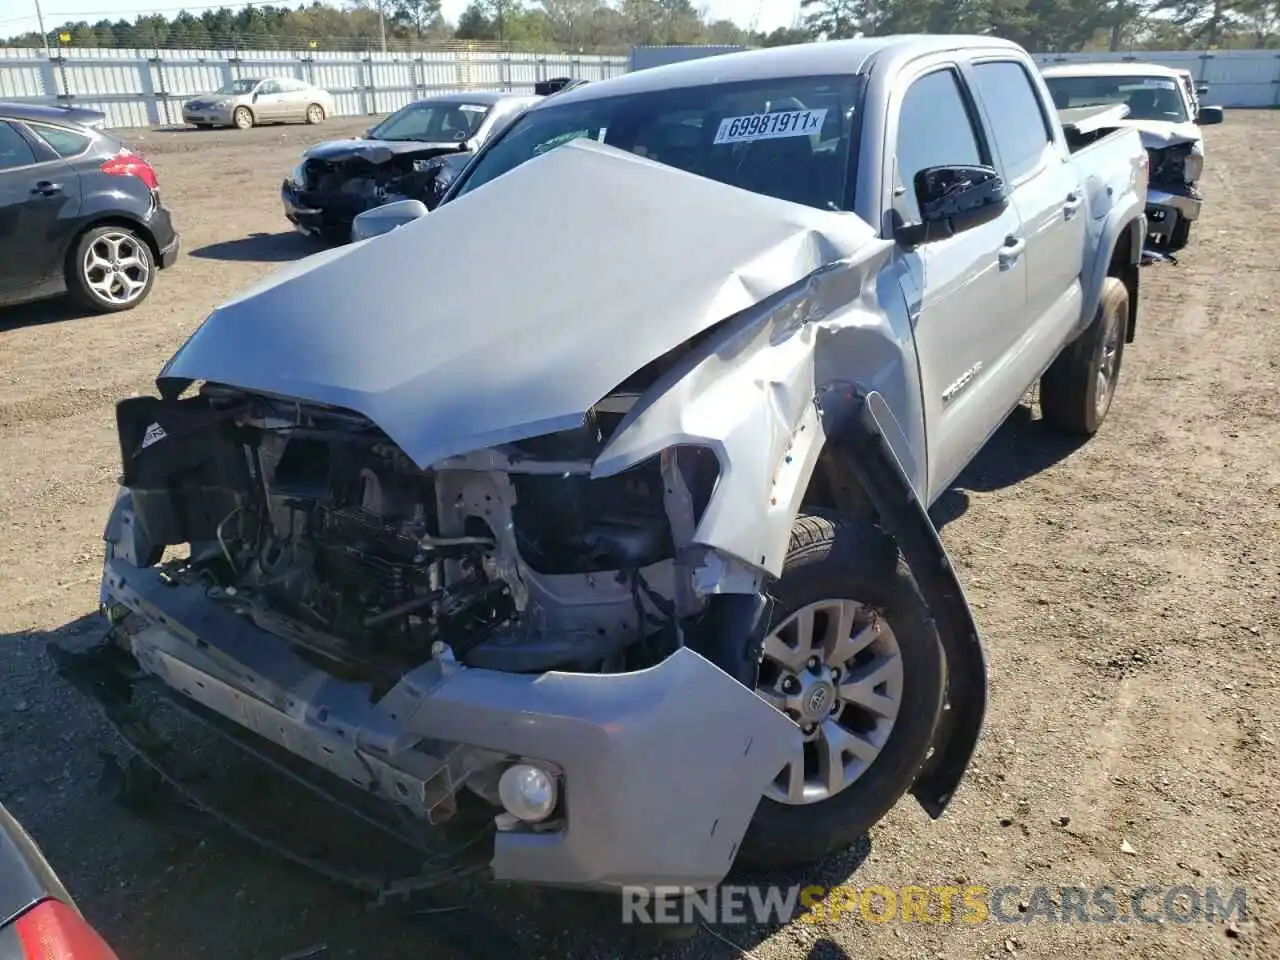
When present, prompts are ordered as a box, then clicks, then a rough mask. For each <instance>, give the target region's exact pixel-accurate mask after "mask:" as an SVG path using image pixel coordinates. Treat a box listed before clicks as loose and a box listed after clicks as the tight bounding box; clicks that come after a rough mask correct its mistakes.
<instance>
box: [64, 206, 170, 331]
mask: <svg viewBox="0 0 1280 960" xmlns="http://www.w3.org/2000/svg"><path fill="white" fill-rule="evenodd" d="M155 272H156V271H155V261H154V259H153V258H152V256H151V248H150V247H149V246H148V245H147V242H146V241H145V240H143V239H142V238H141V237H139V236H138V235H137V234H136V233H135V232H134V231H132V230H130V229H129V228H128V227H122V226H117V225H115V224H109V225H107V226H102V227H94V228H93V229H92V230H88V231H86V232H85V233H84V235H83V236H82V237H81V238H80V239H79V241H78V242H77V243H76V245H75V247H74V248H73V249H72V251H71V254H70V255H69V256H68V258H67V265H66V281H67V290H68V292H69V293H70V294H71V295H72V297H74V298H75V299H76V300H77V301H78V302H79V303H80V304H82V305H83V306H86V307H88V308H89V309H90V310H94V311H97V312H99V313H118V312H119V311H121V310H129V309H132V308H133V307H136V306H137V305H138V304H140V303H141V302H142V301H143V300H145V299H146V296H147V294H148V293H150V292H151V284H152V283H153V282H154V281H155Z"/></svg>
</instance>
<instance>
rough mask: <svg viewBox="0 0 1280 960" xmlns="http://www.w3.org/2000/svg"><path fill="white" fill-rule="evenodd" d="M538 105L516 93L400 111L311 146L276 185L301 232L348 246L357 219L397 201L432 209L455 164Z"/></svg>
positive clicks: (456, 97) (454, 96)
mask: <svg viewBox="0 0 1280 960" xmlns="http://www.w3.org/2000/svg"><path fill="white" fill-rule="evenodd" d="M541 99H542V97H541V96H538V95H528V94H517V93H493V92H486V91H476V92H471V93H446V94H440V95H438V96H434V97H429V98H427V99H425V100H418V101H415V102H413V103H411V104H409V105H408V106H406V107H403V108H401V109H400V110H397V111H396V112H395V113H393V114H391V116H389V117H387V118H386V119H385V120H383V121H382V122H381V123H379V124H378V125H377V126H375V127H372V128H370V129H369V131H368V132H367V133H366V134H365V136H364V137H361V138H358V139H352V140H331V141H327V142H325V143H319V144H316V145H315V146H314V147H312V148H311V149H309V150H308V151H307V152H306V153H305V154H303V156H302V162H301V163H299V164H298V166H297V167H296V168H295V169H294V171H293V173H292V175H291V176H290V177H289V178H288V179H287V180H285V181H284V183H283V184H281V186H280V199H281V202H282V203H283V204H284V213H285V216H286V217H287V218H288V219H289V222H290V223H292V224H293V225H294V226H295V227H296V228H297V229H298V230H299V231H300V232H302V233H304V234H308V235H311V236H317V237H320V238H322V239H324V240H326V241H328V242H331V243H345V242H346V241H347V240H348V239H349V238H350V235H351V221H352V219H353V218H354V217H355V216H356V215H357V214H359V213H362V212H364V211H365V210H370V209H372V208H373V207H377V206H381V205H382V204H384V203H391V202H393V201H395V200H406V199H412V200H421V201H422V202H423V203H425V204H426V205H427V208H428V209H431V208H432V207H434V206H435V204H436V203H437V202H439V198H440V197H441V196H442V195H443V189H442V188H443V187H445V186H447V185H448V182H449V181H450V180H451V179H452V177H453V176H454V175H456V173H457V170H458V167H459V165H461V164H464V163H465V162H466V160H469V159H470V158H471V155H472V153H473V152H474V151H475V150H477V149H478V148H479V147H480V145H481V144H483V143H484V142H485V141H486V140H488V139H489V137H490V136H492V135H493V134H494V133H495V132H496V131H498V130H500V129H501V128H502V127H503V125H504V124H506V123H507V122H509V121H511V120H512V119H514V118H515V117H517V116H519V114H521V113H522V112H523V111H525V110H527V109H528V108H529V107H531V106H533V105H534V104H535V103H537V102H539V101H540V100H541Z"/></svg>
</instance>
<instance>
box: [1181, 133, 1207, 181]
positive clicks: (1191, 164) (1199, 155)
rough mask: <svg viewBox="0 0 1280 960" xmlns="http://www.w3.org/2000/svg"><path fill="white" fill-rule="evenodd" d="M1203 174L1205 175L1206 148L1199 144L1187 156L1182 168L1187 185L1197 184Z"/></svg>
mask: <svg viewBox="0 0 1280 960" xmlns="http://www.w3.org/2000/svg"><path fill="white" fill-rule="evenodd" d="M1202 173H1204V147H1202V146H1201V145H1200V144H1199V143H1197V144H1195V145H1194V146H1192V148H1191V152H1190V153H1189V154H1187V159H1186V162H1185V163H1184V164H1183V166H1182V177H1183V179H1184V180H1186V181H1187V183H1195V182H1196V181H1197V180H1199V179H1200V174H1202Z"/></svg>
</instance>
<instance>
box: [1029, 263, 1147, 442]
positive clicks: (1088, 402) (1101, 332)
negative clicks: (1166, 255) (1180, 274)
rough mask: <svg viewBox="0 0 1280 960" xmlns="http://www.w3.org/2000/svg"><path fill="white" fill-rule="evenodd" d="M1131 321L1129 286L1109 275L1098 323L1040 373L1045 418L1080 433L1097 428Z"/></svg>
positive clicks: (1112, 394) (1116, 378)
mask: <svg viewBox="0 0 1280 960" xmlns="http://www.w3.org/2000/svg"><path fill="white" fill-rule="evenodd" d="M1128 322H1129V290H1128V288H1127V287H1125V285H1124V284H1123V283H1122V282H1121V281H1120V280H1119V279H1118V278H1116V277H1107V278H1106V279H1105V280H1103V282H1102V299H1101V301H1100V302H1099V304H1098V313H1097V315H1096V316H1095V317H1094V318H1093V323H1091V324H1089V326H1088V328H1087V329H1086V330H1085V332H1084V333H1082V334H1081V335H1080V336H1079V337H1077V338H1076V339H1075V340H1074V341H1073V342H1072V343H1070V344H1068V345H1067V347H1066V348H1065V349H1064V350H1063V351H1062V353H1061V354H1059V355H1058V358H1057V359H1056V360H1054V361H1053V363H1052V364H1051V365H1050V367H1049V369H1048V370H1046V371H1045V372H1044V376H1043V377H1041V378H1040V411H1041V412H1042V413H1043V414H1044V418H1045V420H1047V421H1048V422H1049V423H1051V424H1052V425H1053V426H1055V427H1057V428H1058V429H1059V430H1062V431H1064V432H1066V433H1070V434H1074V435H1076V436H1082V437H1091V436H1093V435H1094V434H1095V433H1097V432H1098V428H1099V427H1101V426H1102V422H1103V421H1104V420H1105V419H1106V418H1107V413H1108V412H1109V411H1110V410H1111V403H1112V400H1114V399H1115V395H1116V386H1117V385H1118V384H1119V382H1120V363H1121V361H1122V360H1123V359H1124V341H1125V329H1126V327H1127V325H1128Z"/></svg>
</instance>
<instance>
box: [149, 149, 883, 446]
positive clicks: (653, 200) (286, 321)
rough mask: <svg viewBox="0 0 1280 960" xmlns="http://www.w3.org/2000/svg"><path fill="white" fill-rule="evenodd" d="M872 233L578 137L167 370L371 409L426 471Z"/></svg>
mask: <svg viewBox="0 0 1280 960" xmlns="http://www.w3.org/2000/svg"><path fill="white" fill-rule="evenodd" d="M874 240H875V234H874V231H873V230H872V229H871V227H869V226H868V225H867V224H866V223H864V222H863V221H862V220H859V219H858V218H857V217H855V216H854V215H852V214H848V213H837V212H832V211H823V210H817V209H813V208H810V207H804V206H800V205H797V204H793V203H789V202H787V201H783V200H776V199H773V198H771V197H764V196H760V195H757V194H753V193H748V192H746V191H743V190H739V189H737V188H734V187H730V186H726V185H724V184H721V183H716V182H714V181H710V180H706V179H704V178H701V177H697V176H694V175H693V174H689V173H685V172H683V171H680V170H676V169H674V168H672V167H667V166H663V165H661V164H658V163H655V162H653V161H650V160H646V159H643V158H640V157H637V156H633V155H631V154H629V153H623V152H621V151H618V150H615V149H614V148H612V147H606V146H602V145H600V144H597V143H594V142H590V141H585V140H579V141H575V142H573V143H570V144H567V145H565V146H563V147H559V148H557V149H555V150H552V151H549V152H548V153H546V154H544V155H543V156H541V157H537V158H534V159H533V160H530V161H528V162H526V163H524V164H522V165H520V166H519V167H516V168H515V169H514V170H511V171H509V172H507V173H506V174H504V175H502V176H500V177H497V178H496V179H494V180H493V181H491V182H489V183H487V184H485V185H484V186H482V187H479V188H477V189H476V190H475V191H473V192H471V193H468V194H465V195H463V196H461V197H459V198H458V199H456V200H453V201H451V202H449V203H447V204H445V205H443V206H442V207H440V208H438V209H437V210H436V211H434V212H433V213H431V214H430V215H429V216H427V217H424V218H422V219H420V220H417V221H414V222H412V223H410V224H408V225H406V226H403V227H400V228H399V229H396V230H394V231H392V232H390V233H387V234H384V235H382V236H380V237H375V238H373V239H371V240H367V241H364V242H362V243H358V244H354V245H351V246H348V247H344V248H340V249H339V250H337V251H327V252H325V253H321V254H317V255H316V256H314V257H310V258H308V259H306V260H303V261H300V262H298V263H295V264H292V265H291V266H289V267H287V268H285V269H284V270H282V271H281V272H280V273H278V274H276V275H275V276H273V277H271V278H269V279H268V280H267V281H265V282H264V283H262V284H260V285H259V286H258V287H256V288H254V289H253V290H250V291H248V292H246V293H244V294H242V295H241V296H240V297H238V298H237V299H235V300H232V301H230V302H228V303H225V304H223V305H222V306H221V307H219V308H218V309H216V310H215V311H214V312H213V313H212V314H211V315H210V316H209V318H208V319H207V320H206V321H205V322H204V324H203V325H202V326H201V327H200V328H199V329H198V330H196V332H195V333H194V334H192V336H191V338H190V339H189V340H188V341H187V343H186V344H184V345H183V347H182V348H181V349H180V350H179V351H178V352H177V354H176V355H175V356H174V357H173V359H172V360H170V361H169V363H168V364H167V365H166V366H165V368H164V370H163V371H161V374H160V378H159V380H158V381H157V382H158V384H159V386H160V388H161V390H162V391H163V392H164V393H166V394H168V395H171V394H173V393H175V392H177V391H178V390H181V389H182V387H183V386H185V384H186V382H188V381H191V380H208V381H214V382H218V383H224V384H228V385H231V386H234V387H239V388H241V389H245V390H250V391H257V392H263V393H268V394H274V395H277V396H284V397H292V398H297V399H299V400H304V401H309V402H313V403H321V404H327V405H331V406H337V407H344V408H347V409H349V410H354V411H356V412H357V413H360V414H363V415H364V416H366V417H368V418H369V419H370V420H372V421H373V422H374V423H376V424H377V425H378V426H379V427H381V428H382V430H383V431H385V432H386V433H387V434H388V436H390V437H391V439H392V440H394V441H395V442H396V443H397V444H398V445H399V446H400V447H401V449H403V450H404V452H405V453H406V454H408V456H409V457H411V458H412V459H413V460H414V461H415V462H416V463H418V465H419V466H422V467H426V466H429V465H430V464H432V463H434V462H437V461H438V460H440V459H442V458H444V457H448V456H454V455H458V454H462V453H466V452H469V451H472V450H478V449H482V448H485V447H489V446H493V445H495V444H498V443H505V442H510V441H514V440H518V439H523V438H527V437H531V436H536V435H539V434H542V433H549V432H553V431H556V430H563V429H569V428H572V427H575V426H578V425H580V424H581V423H582V421H583V417H584V416H585V413H586V411H587V410H588V409H589V408H590V407H591V406H592V405H593V404H595V403H596V402H598V401H599V400H600V399H601V398H602V397H603V396H605V395H606V394H607V393H608V392H609V391H610V390H611V389H613V388H614V387H616V386H617V385H618V384H620V383H621V382H622V381H623V380H625V379H626V378H627V377H628V376H629V375H630V374H632V373H634V372H635V371H637V370H639V369H640V368H641V367H643V366H644V365H645V364H647V363H649V362H650V361H652V360H655V359H657V358H658V357H660V356H662V355H663V354H665V353H667V352H668V351H670V350H672V349H674V348H675V347H677V346H679V345H680V344H681V343H683V342H685V341H686V340H688V339H689V338H690V337H692V336H694V335H696V334H697V333H699V332H701V331H702V330H705V329H706V328H708V327H710V326H712V325H714V324H715V323H717V322H718V321H720V320H723V319H725V318H726V317H729V316H730V315H732V314H734V313H736V312H738V311H740V310H743V309H745V308H747V307H749V306H752V305H754V304H756V303H758V302H760V301H761V300H763V299H764V298H766V297H768V296H770V295H771V294H774V293H776V292H778V291H780V290H783V289H784V288H786V287H789V286H791V285H792V284H795V283H797V282H798V281H800V280H802V279H804V278H805V277H807V276H808V275H809V274H810V273H812V272H813V271H814V270H816V269H817V268H819V267H821V266H823V265H825V264H828V263H831V262H834V261H836V260H838V259H841V258H844V257H848V256H850V255H851V254H853V253H854V251H856V250H858V249H859V248H862V247H864V246H868V245H872V246H873V245H874Z"/></svg>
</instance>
